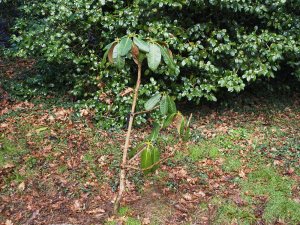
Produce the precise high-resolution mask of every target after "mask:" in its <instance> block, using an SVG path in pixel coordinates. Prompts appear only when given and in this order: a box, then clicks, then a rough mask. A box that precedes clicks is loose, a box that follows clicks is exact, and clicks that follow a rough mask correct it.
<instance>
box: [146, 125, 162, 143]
mask: <svg viewBox="0 0 300 225" xmlns="http://www.w3.org/2000/svg"><path fill="white" fill-rule="evenodd" d="M159 130H160V126H159V124H158V123H154V126H153V130H152V132H151V134H150V135H149V137H148V139H149V140H150V141H151V142H153V141H155V140H156V139H157V138H158V134H159Z"/></svg>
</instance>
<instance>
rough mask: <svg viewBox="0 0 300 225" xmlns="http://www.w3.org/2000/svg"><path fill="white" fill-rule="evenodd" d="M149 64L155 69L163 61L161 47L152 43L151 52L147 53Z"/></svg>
mask: <svg viewBox="0 0 300 225" xmlns="http://www.w3.org/2000/svg"><path fill="white" fill-rule="evenodd" d="M147 60H148V66H149V68H150V69H151V70H152V71H155V70H156V69H157V67H158V66H159V64H160V61H161V52H160V48H159V47H158V46H157V45H155V44H150V48H149V53H148V54H147Z"/></svg>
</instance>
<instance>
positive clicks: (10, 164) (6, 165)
mask: <svg viewBox="0 0 300 225" xmlns="http://www.w3.org/2000/svg"><path fill="white" fill-rule="evenodd" d="M14 167H15V165H14V164H12V163H6V164H4V166H3V168H4V169H10V168H14Z"/></svg>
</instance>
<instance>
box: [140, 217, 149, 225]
mask: <svg viewBox="0 0 300 225" xmlns="http://www.w3.org/2000/svg"><path fill="white" fill-rule="evenodd" d="M150 223H151V221H150V219H149V218H148V217H146V218H144V219H143V221H142V224H143V225H144V224H145V225H147V224H150Z"/></svg>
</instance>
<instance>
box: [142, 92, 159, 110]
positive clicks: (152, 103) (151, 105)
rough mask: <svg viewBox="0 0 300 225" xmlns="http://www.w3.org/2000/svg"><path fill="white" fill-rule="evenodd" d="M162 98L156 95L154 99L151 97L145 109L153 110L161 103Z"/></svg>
mask: <svg viewBox="0 0 300 225" xmlns="http://www.w3.org/2000/svg"><path fill="white" fill-rule="evenodd" d="M160 98H161V94H156V95H154V96H153V97H151V98H150V99H149V100H148V101H147V102H146V103H145V109H146V110H151V109H153V108H154V107H155V106H156V105H157V103H158V102H159V100H160Z"/></svg>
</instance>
